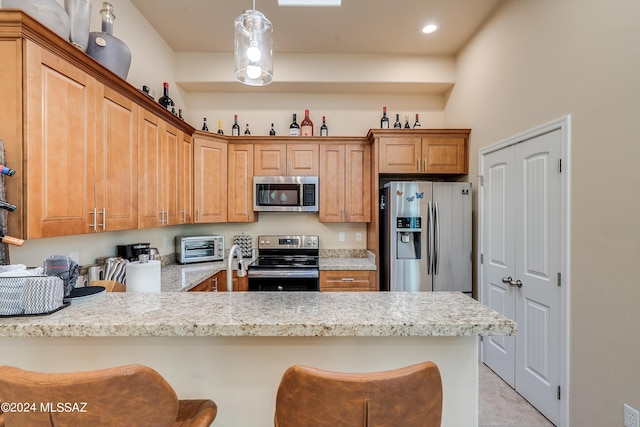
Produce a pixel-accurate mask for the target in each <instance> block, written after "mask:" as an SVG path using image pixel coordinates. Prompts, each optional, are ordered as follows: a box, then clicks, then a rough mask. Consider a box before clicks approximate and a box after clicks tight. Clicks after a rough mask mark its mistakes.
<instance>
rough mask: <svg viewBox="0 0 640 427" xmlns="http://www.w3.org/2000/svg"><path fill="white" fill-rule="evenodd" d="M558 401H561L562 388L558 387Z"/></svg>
mask: <svg viewBox="0 0 640 427" xmlns="http://www.w3.org/2000/svg"><path fill="white" fill-rule="evenodd" d="M558 400H560V386H558Z"/></svg>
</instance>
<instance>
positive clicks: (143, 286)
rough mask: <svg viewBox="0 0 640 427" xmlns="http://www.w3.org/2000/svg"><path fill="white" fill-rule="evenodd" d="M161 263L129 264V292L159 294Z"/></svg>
mask: <svg viewBox="0 0 640 427" xmlns="http://www.w3.org/2000/svg"><path fill="white" fill-rule="evenodd" d="M160 265H161V262H160V261H149V262H143V263H141V262H139V261H136V262H130V263H127V266H126V269H127V275H126V279H127V292H137V293H159V292H160V281H161V280H160Z"/></svg>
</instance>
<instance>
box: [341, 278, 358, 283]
mask: <svg viewBox="0 0 640 427" xmlns="http://www.w3.org/2000/svg"><path fill="white" fill-rule="evenodd" d="M355 280H356V279H355V278H353V277H343V278H342V281H343V282H354V281H355Z"/></svg>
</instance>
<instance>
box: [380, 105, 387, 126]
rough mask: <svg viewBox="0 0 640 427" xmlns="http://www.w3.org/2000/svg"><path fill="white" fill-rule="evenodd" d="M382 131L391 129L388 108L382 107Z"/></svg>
mask: <svg viewBox="0 0 640 427" xmlns="http://www.w3.org/2000/svg"><path fill="white" fill-rule="evenodd" d="M380 129H389V117H387V107H382V118H381V119H380Z"/></svg>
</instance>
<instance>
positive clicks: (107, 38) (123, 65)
mask: <svg viewBox="0 0 640 427" xmlns="http://www.w3.org/2000/svg"><path fill="white" fill-rule="evenodd" d="M100 15H101V16H102V31H101V32H91V33H89V44H88V45H87V54H88V55H89V56H91V57H92V58H93V59H95V60H96V61H98V62H99V63H100V64H102V65H104V66H105V67H106V68H108V69H109V70H111V71H113V72H114V73H115V74H117V75H118V76H120V77H122V78H123V79H126V78H127V74H129V67H130V66H131V51H130V50H129V48H128V47H127V45H126V44H124V42H123V41H122V40H120V39H119V38H117V37H114V35H113V20H114V19H115V18H116V17H115V15H114V14H113V6H112V5H111V3H107V2H104V3H102V10H100Z"/></svg>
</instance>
